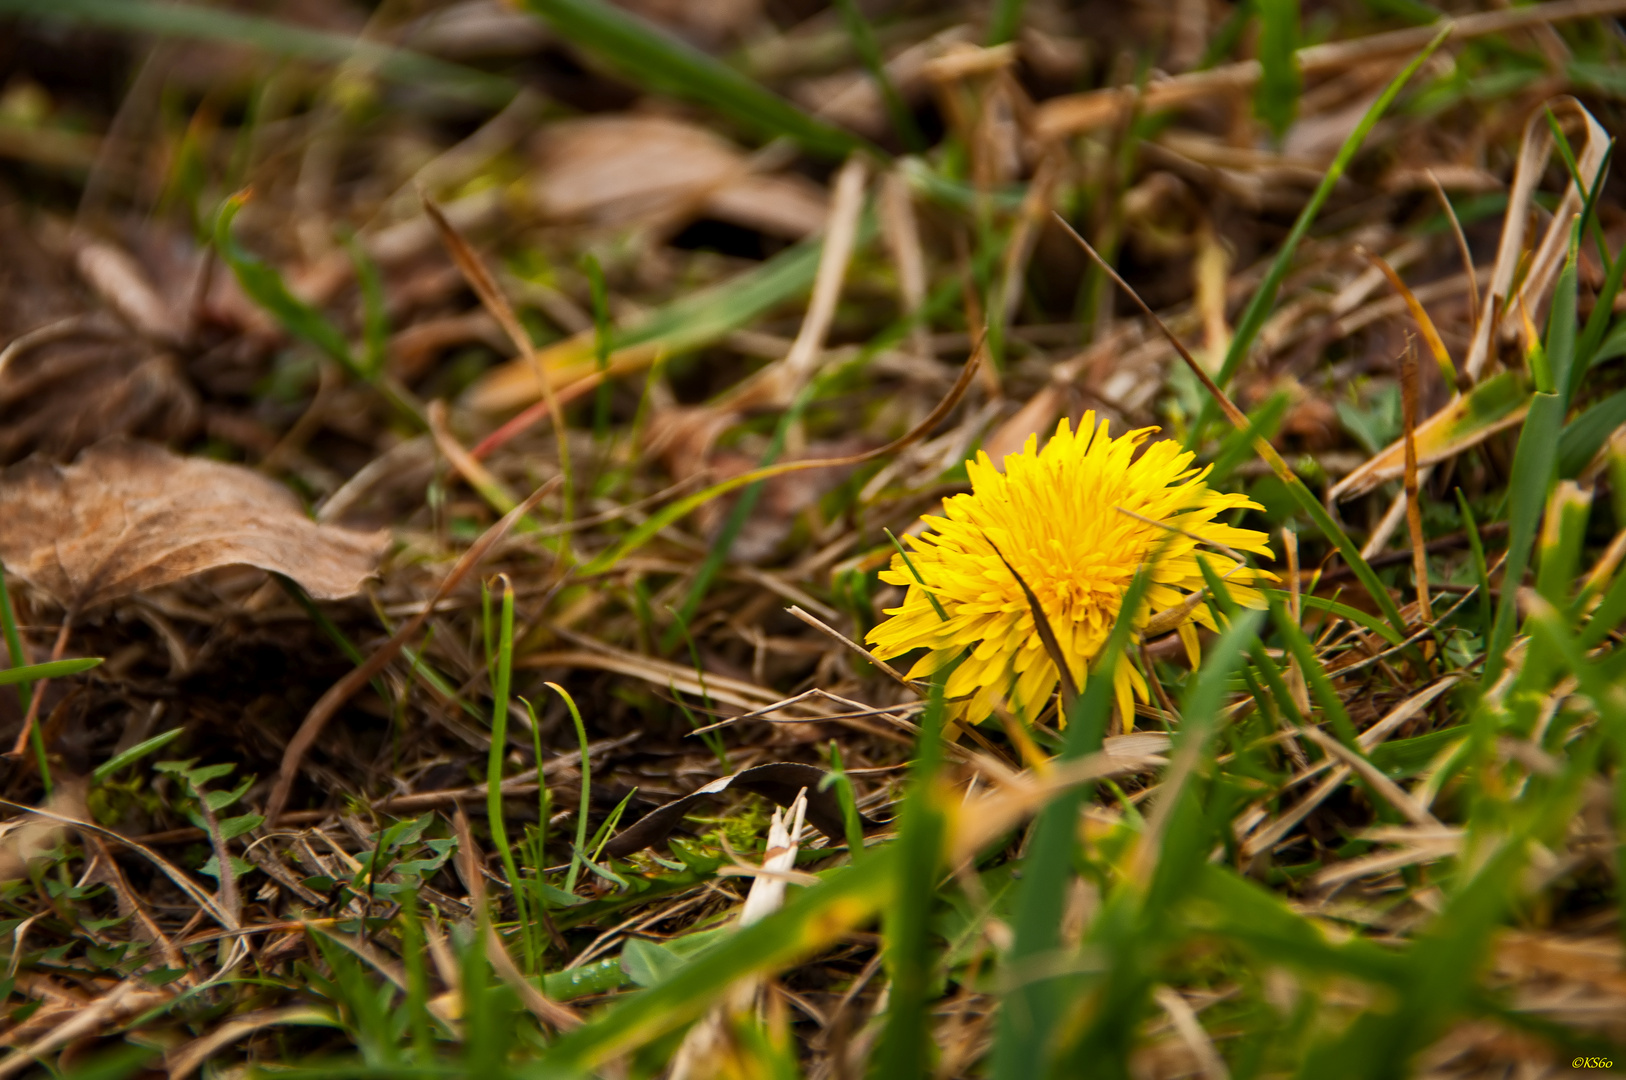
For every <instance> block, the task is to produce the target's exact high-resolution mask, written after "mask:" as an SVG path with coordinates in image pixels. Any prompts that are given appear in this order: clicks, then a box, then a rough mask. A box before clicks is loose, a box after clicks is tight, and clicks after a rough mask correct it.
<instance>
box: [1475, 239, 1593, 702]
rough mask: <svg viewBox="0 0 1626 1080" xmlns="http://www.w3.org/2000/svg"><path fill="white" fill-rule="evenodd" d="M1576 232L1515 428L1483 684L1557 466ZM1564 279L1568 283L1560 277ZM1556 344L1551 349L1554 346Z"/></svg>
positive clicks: (1492, 671) (1491, 672) (1500, 644)
mask: <svg viewBox="0 0 1626 1080" xmlns="http://www.w3.org/2000/svg"><path fill="white" fill-rule="evenodd" d="M1578 247H1579V237H1578V236H1577V235H1575V234H1574V233H1573V232H1572V235H1571V237H1570V255H1569V258H1568V259H1567V260H1566V261H1565V265H1564V270H1563V271H1562V273H1561V274H1560V275H1559V280H1560V285H1559V287H1557V288H1555V290H1554V293H1553V305H1552V309H1551V311H1550V312H1549V314H1548V317H1547V348H1546V352H1547V371H1548V373H1549V374H1548V378H1549V380H1550V382H1549V384H1548V385H1546V386H1543V385H1541V383H1540V382H1538V383H1537V387H1536V390H1537V392H1536V395H1535V400H1534V401H1532V402H1531V405H1530V412H1529V414H1528V415H1527V416H1526V417H1525V420H1524V430H1523V431H1521V432H1520V433H1519V444H1518V447H1517V448H1516V449H1515V450H1514V452H1513V479H1512V482H1511V483H1510V484H1509V486H1508V533H1507V557H1506V568H1505V569H1504V571H1503V573H1502V590H1501V597H1500V599H1499V600H1498V602H1497V606H1496V621H1495V622H1494V623H1493V624H1492V626H1491V637H1490V641H1489V642H1488V643H1487V645H1486V652H1485V680H1484V685H1485V686H1487V687H1489V686H1493V685H1495V682H1496V679H1497V677H1498V676H1500V675H1501V673H1502V670H1503V668H1504V667H1505V666H1506V664H1507V649H1508V646H1509V645H1510V644H1512V642H1513V630H1514V624H1515V623H1516V622H1517V620H1518V611H1519V604H1518V594H1519V589H1520V586H1521V585H1522V584H1523V582H1524V572H1525V570H1526V569H1528V568H1529V565H1530V551H1531V547H1532V546H1533V545H1534V543H1535V538H1536V530H1537V528H1539V527H1540V525H1541V520H1542V516H1543V513H1544V512H1545V511H1546V509H1547V498H1548V494H1549V493H1550V491H1551V490H1552V480H1553V476H1554V473H1555V471H1556V470H1557V467H1558V449H1559V444H1560V441H1561V437H1562V433H1563V429H1564V415H1565V412H1566V411H1567V408H1568V387H1569V384H1570V376H1571V374H1572V371H1573V367H1574V363H1573V361H1574V358H1575V322H1576V310H1575V309H1576V290H1575V273H1576V261H1577V250H1578ZM1565 279H1568V282H1569V284H1568V285H1567V286H1565V285H1564V284H1563V282H1564V281H1565ZM1555 349H1556V350H1557V352H1556V353H1555V352H1554V350H1555Z"/></svg>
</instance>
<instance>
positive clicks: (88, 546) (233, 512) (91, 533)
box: [0, 438, 389, 611]
mask: <svg viewBox="0 0 1626 1080" xmlns="http://www.w3.org/2000/svg"><path fill="white" fill-rule="evenodd" d="M0 521H4V522H5V523H6V527H5V529H4V531H3V532H0V561H4V563H5V565H6V568H7V569H8V570H9V571H10V572H11V573H13V574H15V575H17V576H18V577H21V578H23V579H24V580H25V581H27V582H29V583H30V584H32V585H34V586H35V587H36V588H39V589H42V590H43V591H45V592H46V593H48V594H50V596H51V597H52V599H54V600H55V601H56V602H57V603H59V604H61V605H62V606H63V607H65V608H67V609H69V610H70V611H78V610H81V609H83V608H87V607H91V606H93V605H96V604H100V603H104V602H106V601H108V600H113V599H116V598H117V597H120V596H125V595H128V594H129V593H133V592H137V591H139V590H141V589H150V588H154V587H156V586H159V585H165V584H168V583H169V582H172V581H178V580H180V579H181V578H184V577H188V576H190V575H192V574H197V573H200V572H202V571H204V570H211V569H214V568H215V567H220V566H232V565H248V566H257V567H260V568H261V569H264V570H272V571H276V572H277V573H282V574H286V575H288V576H289V577H291V578H293V579H294V580H295V581H298V582H299V583H300V584H301V585H302V586H304V588H305V590H306V591H307V592H309V593H310V594H311V595H312V596H314V597H316V598H318V599H322V600H332V599H336V598H338V597H343V596H350V595H353V594H354V593H355V592H357V591H358V590H359V589H360V588H361V583H362V582H363V581H364V580H365V579H366V578H367V576H368V575H369V574H371V573H372V572H373V570H374V567H375V566H376V564H377V562H378V558H379V556H380V555H381V554H382V553H383V550H384V546H385V544H386V543H387V542H388V539H389V537H388V534H387V533H385V532H378V533H358V532H352V531H350V530H348V529H340V528H336V527H334V526H331V525H318V524H316V523H315V522H313V521H311V520H310V519H309V518H307V517H306V516H305V514H304V512H303V510H302V509H301V508H300V505H299V502H298V500H297V499H295V498H294V496H293V494H292V493H291V492H289V491H288V490H287V489H286V488H284V487H282V486H281V485H280V484H278V483H276V482H275V481H273V480H270V479H268V478H266V477H264V476H261V475H260V474H259V473H256V472H254V471H252V470H250V469H246V468H243V467H241V466H238V465H227V464H224V463H221V462H218V461H208V460H205V459H202V458H183V457H178V456H176V455H174V454H171V453H170V452H169V451H167V450H164V449H162V448H161V447H157V446H153V445H151V444H149V443H140V442H133V441H130V440H127V439H124V438H114V439H107V440H103V441H102V442H99V443H97V444H96V445H95V446H92V447H90V448H89V449H88V450H86V451H85V452H84V453H82V454H80V455H79V459H78V460H77V461H76V462H75V463H74V464H72V465H68V466H61V465H56V464H53V463H51V462H48V461H43V460H40V459H39V458H30V459H29V460H27V461H24V462H22V463H21V464H18V465H13V466H11V467H10V468H8V469H6V470H5V471H4V472H3V473H0Z"/></svg>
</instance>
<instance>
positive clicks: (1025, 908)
mask: <svg viewBox="0 0 1626 1080" xmlns="http://www.w3.org/2000/svg"><path fill="white" fill-rule="evenodd" d="M1150 583H1151V575H1150V574H1148V573H1146V572H1145V571H1144V570H1142V571H1141V572H1140V573H1137V574H1136V575H1135V577H1134V579H1133V580H1132V581H1131V582H1130V585H1129V588H1128V589H1127V590H1126V591H1125V593H1124V599H1123V604H1122V606H1121V607H1120V608H1119V611H1120V612H1133V611H1135V610H1138V608H1139V606H1140V600H1141V597H1142V596H1144V595H1145V592H1146V589H1147V588H1148V587H1149V586H1150ZM1132 633H1133V627H1132V620H1131V619H1130V618H1128V617H1127V616H1123V615H1120V616H1119V618H1118V620H1117V622H1116V623H1115V624H1114V625H1113V628H1112V634H1111V635H1110V636H1109V637H1108V639H1107V644H1106V647H1105V648H1104V649H1103V650H1102V651H1101V653H1100V658H1099V661H1098V662H1097V663H1096V664H1095V665H1094V666H1093V670H1092V671H1091V672H1090V677H1089V678H1088V679H1087V680H1086V681H1085V684H1084V688H1083V693H1081V694H1080V695H1079V696H1078V699H1077V701H1076V702H1075V704H1074V706H1073V710H1072V716H1071V717H1070V718H1069V721H1068V725H1067V741H1066V743H1065V745H1064V747H1063V750H1062V753H1061V756H1062V758H1063V759H1064V760H1067V759H1073V758H1079V757H1083V756H1084V755H1085V754H1089V753H1093V752H1095V751H1096V750H1099V749H1100V748H1101V740H1102V737H1103V736H1104V735H1105V734H1106V725H1107V717H1108V715H1109V713H1110V711H1111V707H1112V701H1113V672H1114V671H1116V670H1117V665H1118V658H1119V657H1120V656H1121V655H1123V650H1124V649H1125V648H1127V647H1128V645H1129V641H1130V637H1131V635H1132ZM1093 789H1094V786H1093V785H1089V784H1086V785H1081V786H1079V787H1075V788H1071V789H1069V790H1067V791H1065V792H1063V793H1062V794H1060V795H1058V796H1057V797H1056V798H1055V799H1053V800H1052V801H1051V802H1050V804H1049V805H1047V806H1046V807H1045V808H1044V809H1043V810H1042V811H1040V813H1039V817H1038V820H1037V821H1035V822H1034V825H1033V830H1034V831H1033V838H1032V840H1031V842H1030V843H1029V845H1028V855H1027V858H1026V859H1024V860H1023V868H1024V871H1025V876H1024V878H1023V880H1022V884H1021V885H1020V887H1019V889H1020V891H1019V892H1018V893H1017V896H1016V908H1015V915H1014V918H1013V920H1012V929H1013V930H1014V931H1015V938H1014V940H1013V942H1012V944H1011V948H1010V951H1009V953H1008V954H1007V955H1006V957H1005V964H1006V966H1007V967H1008V966H1011V965H1016V964H1020V963H1022V962H1023V961H1024V960H1030V959H1032V958H1035V957H1039V956H1042V955H1043V954H1045V953H1048V952H1051V951H1053V950H1054V949H1055V948H1056V947H1057V945H1058V944H1059V943H1060V941H1061V924H1062V917H1063V910H1064V908H1065V906H1066V902H1067V886H1068V882H1069V881H1070V880H1071V879H1072V876H1073V850H1074V847H1075V846H1076V843H1077V839H1076V838H1077V828H1078V812H1079V808H1080V807H1081V806H1083V805H1084V803H1085V802H1087V801H1088V800H1089V798H1090V796H1091V794H1092V792H1093ZM1060 985H1061V984H1059V983H1058V982H1057V981H1056V980H1038V979H1034V980H1029V981H1026V982H1024V983H1022V984H1021V985H1020V986H1018V987H1016V988H1015V989H1013V990H1011V991H1010V992H1008V993H1006V994H1005V995H1004V997H1003V1000H1002V1001H1001V1004H1000V1009H999V1021H998V1028H997V1034H996V1035H995V1041H994V1050H993V1069H992V1072H991V1075H992V1076H993V1077H994V1080H1030V1078H1032V1077H1036V1076H1041V1075H1043V1069H1044V1066H1045V1060H1046V1055H1047V1054H1048V1053H1049V1052H1050V1051H1051V1044H1052V1042H1053V1040H1054V1036H1055V1030H1056V1027H1057V1025H1058V1023H1059V1021H1060V1017H1061V1011H1062V1005H1063V1000H1062V997H1063V995H1062V993H1061V989H1060Z"/></svg>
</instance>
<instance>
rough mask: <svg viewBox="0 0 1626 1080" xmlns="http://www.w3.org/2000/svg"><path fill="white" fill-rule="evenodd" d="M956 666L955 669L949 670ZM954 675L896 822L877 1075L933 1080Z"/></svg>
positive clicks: (939, 698) (918, 751)
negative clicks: (946, 721) (948, 714)
mask: <svg viewBox="0 0 1626 1080" xmlns="http://www.w3.org/2000/svg"><path fill="white" fill-rule="evenodd" d="M951 667H952V665H951ZM947 678H948V671H947V670H944V671H940V672H939V673H938V675H937V677H935V678H934V679H933V680H932V689H931V696H930V698H929V699H928V701H927V704H926V711H925V712H924V713H923V714H922V716H921V720H920V737H919V739H918V740H917V742H916V743H915V763H914V766H913V768H912V769H911V770H910V778H909V793H908V794H907V795H906V796H905V797H904V801H903V807H902V809H901V810H900V811H899V815H898V843H897V856H896V860H897V868H896V873H897V875H898V882H897V885H896V886H894V893H895V901H894V902H893V903H892V904H889V905H888V906H887V909H886V917H885V919H884V920H883V940H884V942H885V948H886V968H887V974H888V975H889V976H890V978H891V986H890V989H889V990H888V993H887V1002H888V1005H887V1013H886V1026H885V1027H884V1028H882V1030H881V1042H880V1045H879V1047H878V1048H877V1050H876V1055H875V1061H874V1064H873V1068H874V1069H875V1071H876V1075H878V1076H884V1077H887V1078H888V1080H891V1078H893V1077H896V1078H897V1080H915V1078H919V1077H927V1076H930V1075H931V1054H930V1047H931V1027H930V1016H929V1015H928V1011H927V997H928V993H929V989H930V982H931V976H932V963H931V941H930V932H931V926H930V922H931V913H932V908H933V907H934V905H935V899H936V890H937V873H938V863H939V862H940V861H941V853H942V850H943V829H944V818H943V808H942V806H941V805H940V798H941V793H940V792H939V790H938V779H937V773H938V770H939V768H940V767H941V765H942V763H943V712H944V705H943V684H944V682H945V681H946V680H947Z"/></svg>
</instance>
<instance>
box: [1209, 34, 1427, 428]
mask: <svg viewBox="0 0 1626 1080" xmlns="http://www.w3.org/2000/svg"><path fill="white" fill-rule="evenodd" d="M1449 35H1450V29H1449V28H1446V29H1444V30H1441V31H1440V32H1439V33H1438V34H1436V35H1435V37H1434V40H1433V41H1431V42H1429V43H1428V45H1427V46H1426V47H1425V48H1424V49H1423V51H1422V52H1420V53H1418V54H1417V56H1416V57H1415V58H1414V59H1413V60H1412V62H1411V63H1409V64H1407V65H1406V66H1405V68H1404V69H1402V70H1401V72H1400V74H1398V75H1396V76H1395V77H1394V79H1393V80H1391V81H1390V83H1389V85H1388V86H1387V87H1385V88H1384V90H1383V93H1382V94H1380V95H1378V99H1377V100H1376V101H1374V102H1373V103H1372V106H1371V108H1369V109H1367V110H1366V113H1365V114H1364V115H1363V116H1362V117H1361V122H1360V123H1358V124H1356V125H1355V130H1353V131H1351V132H1350V133H1349V137H1348V138H1346V139H1345V140H1344V143H1343V145H1342V146H1341V147H1339V148H1338V153H1337V155H1336V156H1335V157H1334V158H1333V159H1332V164H1331V165H1329V166H1328V167H1327V173H1326V175H1325V176H1323V177H1322V178H1321V183H1320V184H1318V185H1317V186H1316V189H1315V194H1313V195H1311V196H1310V201H1309V203H1307V204H1306V205H1305V207H1304V209H1303V210H1302V211H1300V212H1299V216H1298V219H1297V220H1296V221H1294V222H1293V228H1292V230H1291V231H1290V232H1289V233H1288V234H1287V240H1286V241H1285V242H1284V243H1283V244H1282V249H1281V251H1279V252H1277V253H1276V258H1275V260H1274V261H1272V262H1271V264H1270V269H1269V270H1268V271H1266V273H1265V280H1264V281H1262V282H1260V284H1259V288H1258V289H1256V290H1255V291H1254V294H1253V298H1252V299H1250V300H1249V301H1248V306H1247V308H1245V309H1244V310H1243V312H1242V318H1241V319H1240V320H1239V321H1238V323H1237V328H1236V335H1235V336H1234V337H1232V338H1231V345H1230V348H1229V349H1227V350H1226V352H1225V360H1224V362H1223V363H1222V364H1221V365H1220V370H1219V374H1218V375H1216V376H1215V378H1214V381H1215V382H1216V383H1218V384H1219V385H1220V386H1221V387H1224V386H1225V384H1226V383H1228V382H1230V381H1231V378H1232V377H1233V376H1234V375H1236V372H1237V369H1238V368H1239V367H1241V366H1242V361H1243V359H1244V358H1246V357H1247V355H1248V350H1249V349H1250V348H1252V347H1253V341H1254V338H1256V337H1258V336H1259V331H1260V330H1261V329H1262V328H1263V327H1264V325H1265V318H1266V316H1268V315H1269V314H1270V310H1271V308H1272V306H1273V305H1274V304H1275V303H1276V292H1277V290H1279V289H1280V288H1281V286H1282V281H1283V279H1285V278H1286V277H1287V271H1288V270H1289V269H1290V268H1291V267H1292V265H1293V254H1294V252H1296V251H1297V250H1298V246H1299V243H1300V242H1301V241H1302V240H1303V239H1304V237H1305V234H1306V233H1308V232H1309V231H1310V225H1311V223H1312V222H1314V221H1315V219H1316V215H1318V214H1319V213H1321V207H1322V206H1323V205H1325V204H1326V201H1327V197H1328V196H1330V195H1331V194H1332V189H1333V188H1334V187H1335V186H1337V184H1338V181H1339V180H1341V179H1342V178H1343V175H1344V172H1345V171H1346V170H1347V169H1348V168H1349V163H1350V162H1351V161H1352V160H1354V158H1355V154H1356V152H1357V151H1359V150H1360V148H1361V146H1362V144H1364V143H1365V142H1366V137H1367V136H1368V135H1369V134H1371V132H1372V128H1373V127H1374V126H1375V125H1376V124H1377V122H1378V120H1379V118H1380V117H1382V116H1383V114H1384V113H1386V112H1388V111H1389V106H1390V105H1391V104H1393V103H1394V99H1395V98H1396V97H1398V96H1399V94H1400V91H1401V90H1402V89H1403V88H1404V87H1405V85H1406V84H1407V83H1408V82H1410V81H1411V77H1412V76H1413V75H1415V74H1416V73H1417V69H1418V68H1420V67H1422V66H1423V64H1424V63H1425V62H1426V61H1427V60H1428V58H1429V57H1430V56H1433V55H1434V51H1435V50H1436V49H1438V48H1439V47H1440V46H1441V45H1442V44H1443V43H1444V42H1445V39H1446V38H1447V37H1448V36H1449ZM1218 407H1219V406H1218V405H1217V404H1216V403H1215V402H1212V401H1209V402H1204V404H1203V409H1202V412H1201V413H1199V414H1198V416H1197V422H1196V423H1195V424H1193V425H1192V428H1191V436H1190V438H1189V439H1188V440H1187V442H1186V445H1187V446H1188V447H1191V448H1196V447H1200V446H1201V445H1202V440H1203V434H1204V432H1205V431H1206V430H1207V428H1208V425H1209V424H1211V423H1212V422H1213V421H1214V413H1215V411H1216V410H1217V409H1218Z"/></svg>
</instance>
